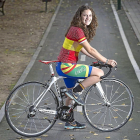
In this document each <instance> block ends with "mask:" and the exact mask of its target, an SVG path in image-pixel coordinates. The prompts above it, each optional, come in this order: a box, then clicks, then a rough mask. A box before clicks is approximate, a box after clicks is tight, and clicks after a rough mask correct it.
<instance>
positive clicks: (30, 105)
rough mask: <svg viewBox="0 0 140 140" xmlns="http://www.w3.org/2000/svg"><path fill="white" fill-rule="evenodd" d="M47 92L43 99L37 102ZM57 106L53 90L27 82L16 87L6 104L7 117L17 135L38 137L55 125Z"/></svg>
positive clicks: (36, 83) (39, 84) (37, 83)
mask: <svg viewBox="0 0 140 140" xmlns="http://www.w3.org/2000/svg"><path fill="white" fill-rule="evenodd" d="M45 92H46V94H45V96H44V97H43V99H42V100H41V101H40V102H38V101H37V102H35V101H36V99H37V98H38V97H39V96H40V95H41V94H42V93H45ZM37 103H38V105H37V107H36V108H35V105H36V104H37ZM57 106H58V100H57V98H56V95H55V94H54V93H53V92H52V90H48V91H47V88H46V86H45V85H44V84H42V83H39V82H27V83H24V84H21V85H19V86H18V87H16V88H15V89H14V90H13V91H12V92H11V94H10V95H9V97H8V98H7V101H6V104H5V115H6V119H7V122H8V124H9V125H10V127H11V128H12V129H13V130H14V131H15V132H16V133H18V134H20V135H22V136H26V137H36V136H39V135H42V134H43V133H45V132H47V131H48V130H49V129H50V128H51V127H52V126H53V125H54V123H55V122H56V119H55V116H56V109H57ZM34 108H35V109H34Z"/></svg>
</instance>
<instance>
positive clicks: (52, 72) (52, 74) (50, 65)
mask: <svg viewBox="0 0 140 140" xmlns="http://www.w3.org/2000/svg"><path fill="white" fill-rule="evenodd" d="M49 68H50V72H51V76H54V70H53V67H52V64H51V63H50V64H49Z"/></svg>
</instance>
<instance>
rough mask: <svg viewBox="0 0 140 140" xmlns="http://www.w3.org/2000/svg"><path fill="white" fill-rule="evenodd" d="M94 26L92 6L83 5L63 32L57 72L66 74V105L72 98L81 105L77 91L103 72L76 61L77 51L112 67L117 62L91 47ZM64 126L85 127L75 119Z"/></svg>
mask: <svg viewBox="0 0 140 140" xmlns="http://www.w3.org/2000/svg"><path fill="white" fill-rule="evenodd" d="M97 26H98V22H97V18H96V16H95V13H94V11H93V9H92V8H91V7H89V6H86V5H83V6H81V7H79V9H78V10H77V12H76V14H75V15H74V17H73V20H72V22H71V25H70V27H69V29H68V31H67V33H66V35H65V40H64V43H63V46H62V49H61V51H60V54H59V56H58V60H59V61H60V62H58V63H57V65H56V71H57V73H58V75H60V76H65V77H67V78H65V79H64V82H65V84H66V86H67V88H68V92H67V93H66V95H67V96H68V98H67V100H66V105H67V106H68V105H69V104H70V103H71V100H74V101H75V102H77V103H78V104H79V105H83V102H82V100H81V99H80V96H79V92H82V90H83V89H85V88H86V87H88V86H91V85H93V84H95V83H97V82H99V81H101V79H100V77H101V76H103V75H104V72H103V71H102V70H101V69H98V68H96V67H92V66H88V65H83V64H77V61H78V54H79V52H80V51H81V52H82V53H84V54H85V55H87V56H89V57H91V58H93V59H97V60H100V61H102V62H104V63H107V64H110V65H112V66H113V67H114V66H116V65H117V62H116V61H114V60H109V59H107V58H105V57H104V56H102V55H101V54H100V53H99V52H98V51H97V50H96V49H94V48H93V47H91V46H90V44H89V42H90V41H91V40H92V39H93V37H94V36H95V33H96V28H97ZM80 78H81V79H84V80H83V81H82V82H81V83H80V84H79V85H77V86H76V87H75V84H76V81H77V79H80ZM65 128H66V129H74V128H85V125H84V124H80V123H78V122H76V121H73V122H66V124H65Z"/></svg>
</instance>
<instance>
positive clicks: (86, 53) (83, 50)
mask: <svg viewBox="0 0 140 140" xmlns="http://www.w3.org/2000/svg"><path fill="white" fill-rule="evenodd" d="M81 52H82V53H83V54H85V55H87V56H88V57H90V58H93V59H96V58H95V57H93V56H92V55H91V54H89V53H88V52H87V51H86V50H85V49H84V48H82V49H81Z"/></svg>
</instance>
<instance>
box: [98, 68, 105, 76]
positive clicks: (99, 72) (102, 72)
mask: <svg viewBox="0 0 140 140" xmlns="http://www.w3.org/2000/svg"><path fill="white" fill-rule="evenodd" d="M97 76H98V77H101V76H104V71H103V70H101V69H99V71H98V75H97Z"/></svg>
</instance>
